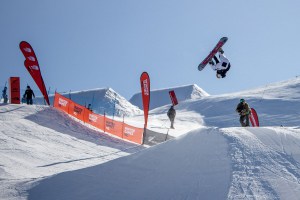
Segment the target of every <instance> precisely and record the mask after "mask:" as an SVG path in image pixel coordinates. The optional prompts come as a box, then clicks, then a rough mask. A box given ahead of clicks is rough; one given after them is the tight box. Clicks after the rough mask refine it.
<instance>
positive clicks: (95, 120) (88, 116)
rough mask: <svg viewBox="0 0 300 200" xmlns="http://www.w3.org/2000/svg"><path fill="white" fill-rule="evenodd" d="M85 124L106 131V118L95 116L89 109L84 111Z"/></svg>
mask: <svg viewBox="0 0 300 200" xmlns="http://www.w3.org/2000/svg"><path fill="white" fill-rule="evenodd" d="M84 122H85V123H87V124H90V125H92V126H94V127H96V128H98V129H101V130H104V116H102V115H98V114H95V113H93V112H92V111H90V110H89V109H86V110H85V111H84Z"/></svg>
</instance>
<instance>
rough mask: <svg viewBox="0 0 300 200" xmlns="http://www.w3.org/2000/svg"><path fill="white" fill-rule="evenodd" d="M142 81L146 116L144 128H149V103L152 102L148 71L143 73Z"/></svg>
mask: <svg viewBox="0 0 300 200" xmlns="http://www.w3.org/2000/svg"><path fill="white" fill-rule="evenodd" d="M140 81H141V90H142V99H143V107H144V117H145V125H144V128H147V123H148V112H149V104H150V78H149V75H148V73H147V72H143V73H142V75H141V78H140Z"/></svg>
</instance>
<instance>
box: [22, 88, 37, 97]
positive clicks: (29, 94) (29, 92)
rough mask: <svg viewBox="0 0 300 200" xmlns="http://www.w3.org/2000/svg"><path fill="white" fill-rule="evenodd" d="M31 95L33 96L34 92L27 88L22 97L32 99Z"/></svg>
mask: <svg viewBox="0 0 300 200" xmlns="http://www.w3.org/2000/svg"><path fill="white" fill-rule="evenodd" d="M32 96H33V97H34V98H35V95H34V92H33V90H32V89H30V88H27V89H26V91H25V94H24V98H26V99H32Z"/></svg>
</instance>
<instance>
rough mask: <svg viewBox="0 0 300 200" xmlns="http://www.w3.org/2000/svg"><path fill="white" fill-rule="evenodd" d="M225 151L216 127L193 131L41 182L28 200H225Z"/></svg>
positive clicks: (227, 169)
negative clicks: (60, 199)
mask: <svg viewBox="0 0 300 200" xmlns="http://www.w3.org/2000/svg"><path fill="white" fill-rule="evenodd" d="M227 151H228V143H227V141H226V139H225V138H224V137H223V136H222V135H221V134H219V132H218V131H215V129H203V130H202V131H201V134H199V132H197V131H192V132H190V133H189V134H186V135H184V136H183V137H180V139H174V140H169V141H168V142H165V143H162V144H160V145H157V146H154V147H152V148H148V149H146V150H144V151H141V152H139V153H136V154H133V155H130V156H126V157H123V158H120V159H116V160H113V161H111V162H107V163H104V164H101V165H98V166H94V167H90V168H85V169H81V170H76V171H70V172H65V173H61V174H58V175H56V176H53V177H50V178H49V179H45V180H42V181H41V182H40V184H39V185H37V186H36V187H34V188H32V189H31V190H30V191H29V199H32V200H35V199H41V198H43V199H45V200H47V199H57V198H58V197H60V198H64V199H80V198H84V199H92V198H93V197H97V198H99V199H102V198H103V199H107V198H109V199H182V198H189V199H199V197H202V198H203V199H226V198H227V195H228V188H229V186H230V180H231V171H230V168H231V167H230V166H231V164H230V160H229V158H228V156H227V155H228V154H227ZM220 166H222V167H220ZM112 172H113V173H112ZM76 180H80V182H78V181H76ZM91 180H92V181H91ZM154 183H155V184H154ZM91 184H92V185H91ZM95 185H97V187H95ZM146 185H147V187H148V189H146V190H145V186H146ZM62 188H63V189H62ZM55 191H56V192H55ZM57 191H59V192H57ZM116 191H118V192H116Z"/></svg>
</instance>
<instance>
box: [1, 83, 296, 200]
mask: <svg viewBox="0 0 300 200" xmlns="http://www.w3.org/2000/svg"><path fill="white" fill-rule="evenodd" d="M263 88H264V89H263ZM266 88H269V89H266ZM274 90H275V91H276V93H275V92H274V93H271V92H272V91H274ZM299 91H300V88H299V81H298V79H291V80H288V81H284V82H280V83H274V84H270V85H269V86H267V87H266V86H263V87H261V88H258V89H253V90H249V91H248V92H244V91H243V92H237V93H233V94H224V95H214V96H212V95H211V96H205V97H201V98H196V99H188V100H185V101H181V102H180V104H179V105H178V106H176V110H177V116H176V119H175V129H174V130H173V129H170V130H169V129H168V126H169V120H168V119H167V116H166V111H167V110H168V108H169V105H164V106H161V107H157V108H155V109H153V110H151V112H150V116H149V122H148V128H149V129H153V130H156V131H158V132H162V133H165V134H167V133H168V134H169V135H173V136H175V137H177V138H176V139H173V140H169V141H167V142H165V143H162V144H159V145H157V146H154V147H151V148H146V147H142V146H136V145H133V144H129V143H126V142H123V141H120V140H118V139H115V138H110V137H108V136H107V135H105V134H102V133H99V132H96V131H93V130H90V129H88V128H87V127H85V126H84V125H82V124H78V123H77V122H75V121H73V120H71V119H70V118H69V117H67V116H66V115H64V114H62V113H60V112H57V111H56V110H54V109H51V108H47V107H44V106H27V105H1V106H0V123H1V124H0V126H1V131H0V199H8V200H12V199H75V200H76V199H210V200H219V199H272V200H273V199H289V200H290V199H291V200H298V199H299V196H300V192H299V191H300V127H299V124H300V117H299V110H300V104H299V102H300V99H299ZM263 92H264V94H263ZM179 93H180V92H178V94H179ZM262 94H263V95H262ZM267 94H269V95H267ZM271 94H272V95H271ZM283 94H284V95H283ZM167 95H168V93H167ZM265 95H266V96H265ZM280 95H281V96H280ZM262 96H263V98H262ZM242 97H243V98H246V101H247V102H248V103H249V104H250V106H252V107H254V108H255V109H256V110H257V112H258V115H259V117H260V121H261V125H262V127H261V128H251V127H247V128H241V127H239V126H240V125H239V122H238V118H239V116H238V115H237V113H236V112H235V107H236V105H237V103H238V102H239V99H240V98H242ZM162 99H169V97H168V96H166V97H163V98H161V100H162ZM126 122H127V123H129V124H131V122H132V123H135V124H139V125H143V115H142V114H139V115H135V116H131V117H127V118H126ZM280 125H282V126H280ZM116 158H117V159H116ZM107 161H109V162H107ZM72 170H75V171H72ZM61 172H62V173H61ZM52 175H54V176H52Z"/></svg>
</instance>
